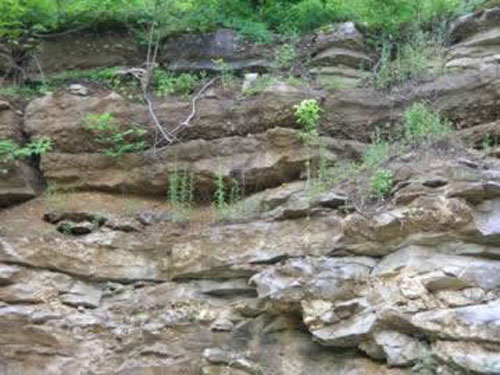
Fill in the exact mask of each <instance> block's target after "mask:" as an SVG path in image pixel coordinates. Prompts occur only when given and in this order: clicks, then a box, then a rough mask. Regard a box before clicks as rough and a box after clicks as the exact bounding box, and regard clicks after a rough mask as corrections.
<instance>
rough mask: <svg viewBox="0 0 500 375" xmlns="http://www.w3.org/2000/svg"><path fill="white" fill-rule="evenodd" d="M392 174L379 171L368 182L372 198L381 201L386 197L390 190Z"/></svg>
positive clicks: (386, 171)
mask: <svg viewBox="0 0 500 375" xmlns="http://www.w3.org/2000/svg"><path fill="white" fill-rule="evenodd" d="M392 180H393V173H392V172H391V171H389V170H386V169H379V170H377V171H376V172H375V174H374V175H373V176H372V178H371V180H370V190H371V193H372V196H373V197H375V198H379V199H383V198H385V197H387V195H388V194H389V193H390V191H391V188H392V182H393V181H392Z"/></svg>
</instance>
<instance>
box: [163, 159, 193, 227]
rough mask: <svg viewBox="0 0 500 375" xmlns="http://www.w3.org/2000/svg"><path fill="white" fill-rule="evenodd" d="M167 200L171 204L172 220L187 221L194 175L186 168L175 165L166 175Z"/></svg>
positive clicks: (191, 203)
mask: <svg viewBox="0 0 500 375" xmlns="http://www.w3.org/2000/svg"><path fill="white" fill-rule="evenodd" d="M167 199H168V202H169V203H170V205H171V206H172V217H171V219H172V220H173V221H176V222H177V221H187V220H188V219H189V210H190V209H191V208H192V206H193V203H194V176H193V173H192V172H189V171H187V170H181V171H179V170H178V169H177V167H175V168H174V171H173V172H171V173H170V174H169V176H168V197H167Z"/></svg>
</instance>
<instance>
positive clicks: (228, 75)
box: [212, 57, 236, 88]
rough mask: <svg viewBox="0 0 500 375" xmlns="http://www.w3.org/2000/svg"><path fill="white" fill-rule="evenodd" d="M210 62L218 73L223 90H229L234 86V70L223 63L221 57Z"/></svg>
mask: <svg viewBox="0 0 500 375" xmlns="http://www.w3.org/2000/svg"><path fill="white" fill-rule="evenodd" d="M212 62H213V63H214V64H215V67H216V69H217V70H218V71H219V72H220V75H221V80H222V86H223V87H224V88H229V87H231V86H233V85H234V82H235V80H236V77H235V75H234V70H233V69H232V68H231V66H230V65H229V64H228V63H227V62H225V61H224V59H223V58H222V57H221V58H219V59H214V60H212Z"/></svg>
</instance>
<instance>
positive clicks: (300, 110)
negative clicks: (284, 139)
mask: <svg viewBox="0 0 500 375" xmlns="http://www.w3.org/2000/svg"><path fill="white" fill-rule="evenodd" d="M293 108H294V109H295V118H296V120H297V122H298V123H299V124H300V125H302V131H301V133H300V134H299V138H300V140H301V141H303V142H304V143H306V144H310V143H311V142H313V141H314V140H316V139H317V138H318V124H319V120H320V119H321V112H322V111H323V110H322V109H321V107H320V106H319V103H318V101H317V100H316V99H306V100H303V101H302V102H301V103H300V104H297V105H295V106H294V107H293Z"/></svg>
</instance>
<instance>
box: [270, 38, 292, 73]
mask: <svg viewBox="0 0 500 375" xmlns="http://www.w3.org/2000/svg"><path fill="white" fill-rule="evenodd" d="M296 60H297V52H296V51H295V47H294V46H292V45H290V44H283V45H282V46H280V47H279V48H278V49H277V50H276V55H275V59H274V65H275V67H276V68H277V69H280V70H285V69H290V68H292V67H293V66H294V64H295V62H296Z"/></svg>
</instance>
